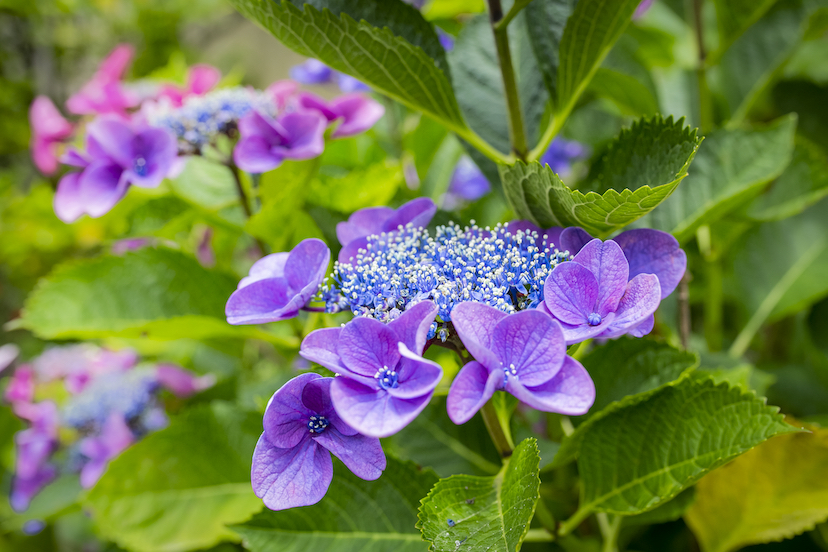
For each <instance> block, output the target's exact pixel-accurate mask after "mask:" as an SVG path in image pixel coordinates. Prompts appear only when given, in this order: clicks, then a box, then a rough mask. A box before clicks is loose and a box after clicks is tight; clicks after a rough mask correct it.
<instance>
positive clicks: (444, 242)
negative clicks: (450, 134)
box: [227, 198, 687, 510]
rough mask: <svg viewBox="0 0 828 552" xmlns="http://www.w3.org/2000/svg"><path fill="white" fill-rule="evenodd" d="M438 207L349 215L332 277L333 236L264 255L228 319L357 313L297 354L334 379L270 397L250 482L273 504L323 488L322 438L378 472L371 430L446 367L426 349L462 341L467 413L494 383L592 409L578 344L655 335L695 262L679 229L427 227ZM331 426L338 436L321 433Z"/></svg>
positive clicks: (409, 415)
mask: <svg viewBox="0 0 828 552" xmlns="http://www.w3.org/2000/svg"><path fill="white" fill-rule="evenodd" d="M434 213H435V209H434V204H433V202H431V200H428V199H424V198H420V199H417V200H413V201H411V202H409V203H407V204H405V205H403V206H401V207H400V208H398V209H390V208H387V207H374V208H369V209H364V210H361V211H358V212H356V213H354V214H353V215H352V216H351V217H350V218H349V219H348V221H346V222H342V223H340V224H339V225H338V226H337V237H338V238H339V240H340V242H341V243H342V245H343V248H342V250H341V252H340V254H339V260H338V261H337V262H335V263H334V267H333V273H332V275H331V276H330V277H328V278H327V279H326V278H325V272H326V269H327V266H328V262H329V260H330V251H329V250H328V248H327V247H326V246H325V244H324V243H322V242H321V241H319V240H315V239H311V240H305V241H303V242H302V243H300V244H299V245H298V246H297V247H296V248H295V249H294V250H293V251H291V252H290V253H289V254H288V253H277V254H273V255H269V256H268V257H265V258H264V259H262V260H260V261H259V262H258V263H256V265H254V267H253V268H252V269H251V271H250V275H249V276H248V277H246V278H244V279H243V280H242V281H241V282H240V284H239V289H238V290H237V291H236V292H235V293H234V294H233V296H232V297H231V298H230V300H229V301H228V303H227V316H228V321H230V322H231V323H261V322H268V321H276V320H284V319H285V318H290V317H293V316H296V315H297V314H298V312H299V311H300V310H302V309H308V310H321V308H320V307H313V306H310V305H311V304H312V303H314V302H321V303H324V307H322V308H324V310H327V311H328V312H338V311H341V310H345V309H347V310H350V311H351V312H352V313H353V314H354V315H355V317H354V318H353V319H352V320H351V321H350V322H348V323H347V324H344V325H343V326H342V327H340V328H324V329H319V330H316V331H313V332H311V333H310V334H308V335H307V336H306V337H305V339H304V340H303V342H302V346H301V349H300V355H301V356H302V357H304V358H305V359H307V360H309V361H311V362H314V363H316V364H319V365H321V366H323V367H325V368H327V369H329V370H331V371H332V372H333V373H334V374H336V376H337V377H335V378H333V379H330V378H320V377H319V376H317V375H315V374H305V375H303V376H299V377H298V378H296V379H294V380H293V381H291V382H289V383H288V384H286V385H285V387H283V388H282V389H281V390H280V391H278V392H277V393H276V394H275V395H274V396H273V398H272V399H271V401H270V403H269V404H268V407H267V410H266V412H265V418H264V425H265V433H264V434H263V436H262V439H261V440H260V441H259V446H258V447H257V449H256V453H255V454H254V458H253V487H254V490H255V491H256V494H257V495H258V496H260V497H262V498H263V499H264V500H265V504H266V505H267V506H268V507H269V508H272V509H277V510H278V509H283V508H290V507H293V506H300V505H308V504H313V503H315V502H318V501H319V500H320V499H321V497H322V496H323V495H324V491H325V489H327V487H328V485H329V484H330V473H331V472H330V468H329V462H330V459H329V456H328V455H327V453H325V452H324V449H327V450H328V451H330V452H332V453H334V454H335V455H337V456H338V457H339V458H340V459H341V460H342V461H343V462H345V464H346V465H348V467H349V468H350V469H351V470H352V471H353V472H354V473H355V474H357V475H358V476H359V477H363V478H365V479H375V478H376V477H378V476H379V472H378V470H380V471H381V470H382V466H383V465H384V461H380V458H381V451H379V452H377V447H378V444H377V443H376V442H375V441H373V440H372V439H374V438H378V437H388V436H390V435H393V434H394V433H396V432H398V431H400V430H401V429H402V428H404V427H405V426H406V425H408V424H410V423H411V422H412V421H413V420H414V419H415V418H416V417H417V416H418V415H419V414H420V413H421V412H422V410H423V409H424V408H425V406H426V405H427V404H428V402H429V400H430V399H431V396H432V395H433V393H434V390H435V388H436V387H437V385H438V384H439V383H440V381H441V380H442V378H443V371H442V369H441V367H440V366H439V365H438V364H437V363H435V362H433V361H431V360H428V359H426V358H424V357H423V354H424V353H425V351H426V350H427V349H428V348H429V346H431V345H442V346H445V347H447V348H449V349H452V350H454V351H456V352H457V353H458V355H459V356H460V360H461V362H462V364H463V367H462V369H461V370H460V372H459V373H458V374H457V376H456V377H455V378H454V380H453V382H451V387H450V390H449V393H448V400H447V410H448V415H449V418H450V419H451V420H452V421H453V422H455V423H457V424H462V423H465V422H467V421H469V420H470V419H471V418H472V417H473V416H474V415H475V413H477V412H478V411H479V410H481V408H483V406H484V405H485V404H486V403H487V401H489V399H490V398H491V397H492V396H493V395H494V393H495V392H496V391H504V392H507V393H510V394H512V395H513V396H515V397H516V398H517V399H518V400H519V401H520V402H521V403H523V404H524V405H526V406H528V407H531V408H535V409H538V410H541V411H546V412H558V413H562V414H567V415H581V414H584V413H586V412H587V411H588V410H589V408H590V407H591V406H592V403H593V402H594V400H595V386H594V384H593V382H592V380H591V378H590V376H589V374H588V372H587V371H586V370H585V369H584V367H583V366H581V364H580V363H579V362H578V361H577V360H575V359H574V358H572V357H570V356H568V355H567V345H570V344H574V343H579V342H582V341H585V340H587V339H591V338H601V339H611V338H616V337H619V336H621V335H624V334H628V335H632V336H638V337H640V336H643V335H645V334H647V333H649V332H650V331H651V330H652V329H653V326H654V313H655V310H656V309H657V308H658V305H659V303H660V301H661V299H663V298H664V297H666V296H667V295H669V294H670V293H671V292H672V291H673V290H674V289H675V287H676V286H677V285H678V283H679V281H680V280H681V278H682V276H683V275H684V271H685V267H686V262H687V259H686V255H685V253H684V252H683V251H682V250H681V249H680V248H679V244H678V242H677V241H676V240H675V238H673V237H672V236H670V235H669V234H666V233H664V232H659V231H656V230H647V229H642V230H630V231H626V232H623V233H621V234H619V235H618V236H617V237H616V238H615V239H613V240H606V241H602V240H600V239H593V238H592V237H591V236H590V235H589V234H588V233H587V232H585V231H584V230H583V229H581V228H565V229H564V228H549V229H545V230H544V229H540V228H538V227H537V226H535V225H534V224H532V223H531V222H528V221H514V222H512V223H508V224H498V225H497V226H495V227H494V228H489V227H487V228H480V227H478V226H476V225H474V224H472V226H470V227H467V228H460V227H459V226H457V225H455V224H454V223H449V224H448V225H446V226H438V227H437V228H436V229H435V230H434V232H433V236H432V233H430V232H428V231H427V230H425V228H424V227H425V226H426V225H427V224H428V223H429V222H430V220H431V218H432V217H433V215H434ZM313 290H318V292H317V293H316V296H315V297H314V291H313ZM317 382H318V383H317ZM305 384H307V385H310V384H313V385H314V386H315V387H313V391H303V390H302V389H301V388H300V387H299V386H300V385H305ZM304 389H308V387H305V388H304ZM332 427H333V428H335V429H334V431H336V432H337V433H336V439H335V440H334V439H328V438H324V439H323V438H321V436H323V435H326V434H327V433H328V432H330V431H331V428H332ZM303 432H304V433H303ZM288 435H289V438H288V437H287V436H288ZM348 439H350V440H351V441H350V443H349V444H348V445H347V446H346V445H345V441H346V440H348ZM334 445H335V446H334ZM337 447H338V448H337ZM358 456H362V457H363V458H364V459H365V460H364V461H365V463H364V464H361V465H360V464H358V461H357V457H358ZM311 465H313V466H316V467H315V468H314V469H311V468H310V467H308V466H311ZM295 481H298V483H294V482H295Z"/></svg>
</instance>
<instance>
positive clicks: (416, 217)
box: [336, 197, 437, 263]
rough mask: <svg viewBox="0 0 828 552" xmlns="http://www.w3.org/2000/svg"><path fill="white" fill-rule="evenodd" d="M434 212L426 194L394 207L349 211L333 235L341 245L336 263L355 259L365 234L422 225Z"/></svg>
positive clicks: (366, 239) (361, 246)
mask: <svg viewBox="0 0 828 552" xmlns="http://www.w3.org/2000/svg"><path fill="white" fill-rule="evenodd" d="M436 212H437V206H436V205H434V202H433V201H432V200H431V199H429V198H427V197H418V198H417V199H412V200H411V201H409V202H408V203H405V204H403V205H402V206H400V207H399V208H398V209H391V208H390V207H368V208H366V209H360V210H359V211H356V212H355V213H353V214H352V215H351V216H350V217H348V220H347V221H346V222H340V223H337V225H336V237H337V238H338V239H339V243H341V244H342V249H341V250H340V252H339V262H340V263H344V262H348V261H350V260H351V259H355V258H356V257H357V255H358V253H359V250H360V249H363V250H364V249H365V248H366V247H367V246H368V237H369V236H372V235H374V236H379V235H380V234H382V233H384V232H393V231H395V230H397V229H398V228H399V227H401V226H402V227H405V226H406V225H408V224H411V226H412V227H413V228H420V227H424V226H426V225H427V224H428V223H429V222H431V219H432V217H433V216H434V214H435V213H436Z"/></svg>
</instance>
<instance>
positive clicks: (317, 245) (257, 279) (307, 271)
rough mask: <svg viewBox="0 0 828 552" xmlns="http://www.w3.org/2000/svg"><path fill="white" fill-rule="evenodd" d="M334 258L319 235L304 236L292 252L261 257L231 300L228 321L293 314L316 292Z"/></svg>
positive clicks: (261, 321) (265, 319)
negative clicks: (316, 236) (307, 237)
mask: <svg viewBox="0 0 828 552" xmlns="http://www.w3.org/2000/svg"><path fill="white" fill-rule="evenodd" d="M330 260H331V251H330V249H328V246H327V245H325V242H323V241H322V240H319V239H316V238H309V239H306V240H303V241H302V242H300V243H299V245H297V246H296V247H294V248H293V250H292V251H291V252H290V253H273V254H271V255H268V256H266V257H263V258H262V259H259V260H258V261H256V263H255V264H254V265H253V266H252V267H251V269H250V273H249V275H248V276H247V277H245V278H242V280H241V281H240V282H239V287H238V289H237V290H236V291H234V292H233V295H231V296H230V299H228V300H227V306H226V307H225V314H226V315H227V321H228V322H229V323H230V324H264V323H266V322H276V321H278V320H286V319H288V318H293V317H294V316H296V315H297V314H298V313H299V311H300V310H301V309H302V308H303V307H304V306H306V305H307V303H308V301H310V299H311V298H312V297H313V296H314V295H315V294H316V291H317V289H318V288H319V284H320V283H321V282H322V280H323V279H324V278H325V272H326V271H327V269H328V263H329V262H330Z"/></svg>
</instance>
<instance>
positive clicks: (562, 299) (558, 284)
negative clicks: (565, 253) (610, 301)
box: [543, 261, 598, 325]
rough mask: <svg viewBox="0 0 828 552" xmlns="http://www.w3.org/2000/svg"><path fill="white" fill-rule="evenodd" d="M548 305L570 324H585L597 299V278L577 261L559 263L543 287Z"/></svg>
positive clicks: (554, 313) (554, 314)
mask: <svg viewBox="0 0 828 552" xmlns="http://www.w3.org/2000/svg"><path fill="white" fill-rule="evenodd" d="M543 298H544V302H545V303H546V308H548V309H549V312H550V313H552V316H554V317H555V318H557V319H558V320H560V321H561V322H566V323H567V324H574V325H580V324H586V323H587V320H588V319H589V315H590V314H592V313H594V312H595V308H596V307H597V304H596V303H597V302H598V280H597V279H596V278H595V275H594V274H593V273H592V272H590V270H589V269H587V268H585V267H583V266H581V265H580V264H578V263H575V262H572V261H570V262H566V263H562V264H559V265H558V266H556V267H555V268H554V269H552V272H551V273H550V274H549V277H547V278H546V283H545V284H544V286H543Z"/></svg>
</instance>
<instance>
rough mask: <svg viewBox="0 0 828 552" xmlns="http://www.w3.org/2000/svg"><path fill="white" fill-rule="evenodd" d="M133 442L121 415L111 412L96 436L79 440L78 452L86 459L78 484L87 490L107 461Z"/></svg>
mask: <svg viewBox="0 0 828 552" xmlns="http://www.w3.org/2000/svg"><path fill="white" fill-rule="evenodd" d="M133 442H135V436H134V435H133V434H132V430H131V429H130V428H129V426H128V425H127V423H126V420H125V419H124V416H123V414H121V413H120V412H111V413H110V414H109V417H108V418H107V419H106V422H104V424H103V427H102V428H101V432H100V434H98V435H95V436H90V437H86V438H85V439H83V440H81V442H80V444H79V447H78V448H79V450H80V453H81V454H82V455H84V456H85V457H86V458H87V461H86V463H85V464H84V465H83V468H81V472H80V484H81V486H82V487H83V488H85V489H88V488H90V487H92V486H94V485H95V483H97V482H98V479H100V478H101V476H102V475H103V472H104V470H105V469H106V466H107V464H109V461H110V460H112V459H113V458H115V457H116V456H118V455H119V454H121V453H122V452H123V451H124V450H125V449H126V448H127V447H129V445H131V444H132V443H133Z"/></svg>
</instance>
